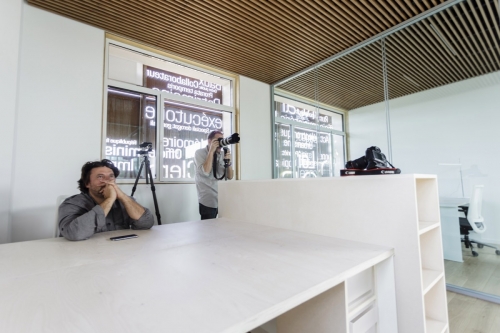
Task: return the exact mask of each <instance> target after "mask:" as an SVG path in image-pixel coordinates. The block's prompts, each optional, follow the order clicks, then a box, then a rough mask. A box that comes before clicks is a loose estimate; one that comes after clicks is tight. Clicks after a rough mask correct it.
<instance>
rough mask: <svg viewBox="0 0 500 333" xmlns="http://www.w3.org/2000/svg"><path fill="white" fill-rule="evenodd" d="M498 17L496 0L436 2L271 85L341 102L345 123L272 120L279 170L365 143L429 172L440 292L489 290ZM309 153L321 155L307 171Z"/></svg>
mask: <svg viewBox="0 0 500 333" xmlns="http://www.w3.org/2000/svg"><path fill="white" fill-rule="evenodd" d="M420 5H422V6H424V5H425V6H427V5H428V3H427V2H426V1H424V2H423V3H421V4H420ZM428 8H430V7H428ZM408 10H410V7H408ZM394 15H396V16H398V17H397V20H398V21H399V22H403V21H404V20H405V19H406V16H405V13H402V12H401V13H400V12H398V13H394ZM499 22H500V18H499V5H498V1H493V0H486V1H483V0H481V1H479V0H468V1H459V2H455V4H452V3H450V5H448V6H445V5H443V6H440V8H438V9H437V11H435V12H434V13H433V14H429V15H423V16H422V17H420V18H418V19H415V20H414V22H413V23H411V24H406V25H405V26H404V28H401V29H399V28H398V29H394V31H393V32H388V33H387V35H385V36H383V37H380V38H378V39H375V40H374V41H372V42H370V43H366V44H365V45H364V46H363V47H360V48H357V49H353V50H349V49H348V50H346V51H345V52H343V53H341V54H339V55H334V56H332V57H331V58H329V59H328V61H326V60H325V61H324V62H322V63H321V64H320V65H318V66H316V67H315V68H314V69H312V70H309V71H304V72H303V73H302V74H301V75H298V76H295V77H293V78H292V79H290V80H288V81H286V82H282V83H280V84H279V85H277V86H276V87H275V91H276V92H277V93H278V94H282V95H283V96H288V97H290V96H291V98H293V96H295V97H297V96H299V97H300V98H297V101H301V102H304V101H305V102H306V104H307V103H308V104H309V106H308V107H305V106H302V110H304V112H305V110H310V111H311V112H312V110H314V109H316V110H321V109H322V108H325V109H329V110H340V111H341V113H339V114H341V115H342V116H343V120H344V121H343V122H342V125H343V126H345V127H343V128H342V129H340V127H335V125H330V119H329V118H328V117H326V118H323V117H324V116H323V115H322V113H321V111H320V112H318V119H319V120H320V122H319V126H318V128H317V129H316V132H313V131H311V128H310V127H307V124H309V123H311V120H310V119H309V118H307V117H308V116H307V115H309V113H304V114H303V116H304V117H305V118H302V119H301V120H300V121H299V120H298V118H294V119H289V121H288V122H285V121H283V122H281V123H279V120H276V125H275V126H276V135H275V137H276V138H277V146H278V150H279V149H282V153H281V155H280V156H281V157H280V158H281V160H280V161H279V163H278V161H277V164H276V165H277V167H278V165H280V166H279V169H277V170H276V174H277V175H278V177H281V176H280V175H281V174H283V175H286V176H287V177H291V176H290V173H292V174H293V175H295V174H296V175H297V176H303V177H309V176H311V175H313V174H314V176H316V177H317V176H321V175H327V174H333V175H335V174H336V170H338V169H339V168H343V166H344V164H345V160H342V159H336V156H341V155H344V152H345V156H346V158H347V159H350V160H352V159H357V158H359V157H361V156H364V154H365V150H366V148H368V147H370V146H378V147H380V148H381V150H382V152H383V153H385V155H386V156H387V158H388V160H389V161H390V162H391V163H392V164H393V165H394V166H395V167H398V168H400V169H401V170H402V173H418V174H436V175H437V177H438V188H439V196H440V212H441V229H440V231H441V235H442V239H443V246H444V258H445V265H444V266H445V272H446V274H445V276H446V282H447V283H448V285H449V286H450V288H466V289H469V290H476V291H479V292H483V293H488V294H491V295H496V296H500V287H498V286H499V283H498V282H499V281H500V224H499V223H497V220H498V216H500V176H499V175H498V173H497V172H496V170H495V168H496V166H497V165H498V154H496V151H497V149H496V148H497V145H498V143H499V142H500V131H498V128H497V127H498V124H499V123H500V112H498V111H499V110H500V109H499V106H500V49H499V46H500V28H499ZM287 94H288V95H287ZM298 107H299V108H301V106H298ZM276 109H279V108H276ZM308 112H309V111H308ZM311 115H312V113H311ZM276 117H280V114H279V113H276ZM322 119H324V120H328V123H329V125H328V126H333V127H328V126H327V128H328V129H329V130H330V133H323V132H322V128H323V126H322V123H321V120H322ZM332 123H335V121H334V120H333V119H332ZM337 124H339V122H338V121H337ZM344 124H345V125H344ZM335 131H342V132H343V133H342V132H340V133H337V132H335ZM280 140H281V141H280ZM294 140H295V141H294ZM315 140H316V141H315ZM329 140H331V142H332V144H331V145H329V144H327V142H328V141H329ZM294 142H295V143H294ZM304 147H307V149H308V150H307V149H306V148H304ZM285 148H286V149H285ZM344 149H345V150H344ZM285 150H286V152H284V151H285ZM311 151H314V152H315V154H317V155H315V156H316V157H319V158H318V159H317V160H316V165H315V166H314V168H313V165H312V164H311V163H310V161H311V159H312V154H311ZM329 155H331V156H332V157H331V159H330V158H329V157H328V156H329ZM291 156H293V158H291ZM340 161H341V162H340ZM280 163H281V164H280ZM307 167H311V169H307ZM330 167H331V169H330ZM312 169H314V170H315V171H314V173H312V172H309V170H312ZM330 170H331V171H330ZM471 211H472V212H473V214H472V215H475V217H474V216H472V215H470V214H469V213H470V212H471ZM466 214H467V216H466ZM454 290H459V289H454ZM498 300H500V298H498Z"/></svg>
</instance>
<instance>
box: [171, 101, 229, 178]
mask: <svg viewBox="0 0 500 333" xmlns="http://www.w3.org/2000/svg"><path fill="white" fill-rule="evenodd" d="M163 119H164V124H163V133H164V135H163V152H162V154H163V156H162V169H163V170H162V178H165V179H181V178H184V179H194V175H195V166H194V153H195V152H196V150H198V149H200V148H203V147H205V146H206V145H207V135H208V133H210V132H211V131H221V132H223V133H224V134H226V133H228V134H227V136H229V135H231V113H229V112H219V111H214V110H209V109H203V108H197V107H192V106H186V105H182V104H178V103H172V102H165V103H164V116H163ZM225 136H226V135H225ZM228 148H229V149H231V147H228Z"/></svg>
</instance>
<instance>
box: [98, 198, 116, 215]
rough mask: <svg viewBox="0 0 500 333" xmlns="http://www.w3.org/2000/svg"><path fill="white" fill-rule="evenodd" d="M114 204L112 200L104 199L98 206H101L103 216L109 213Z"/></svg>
mask: <svg viewBox="0 0 500 333" xmlns="http://www.w3.org/2000/svg"><path fill="white" fill-rule="evenodd" d="M114 202H115V201H114V200H111V199H106V200H104V201H103V202H101V204H99V206H101V208H102V210H103V211H104V216H108V214H109V211H110V210H111V208H112V207H113V203H114Z"/></svg>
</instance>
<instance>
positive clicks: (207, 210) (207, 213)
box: [199, 204, 219, 220]
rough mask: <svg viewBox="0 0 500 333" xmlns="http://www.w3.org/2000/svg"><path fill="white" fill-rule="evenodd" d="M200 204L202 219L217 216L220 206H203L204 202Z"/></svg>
mask: <svg viewBox="0 0 500 333" xmlns="http://www.w3.org/2000/svg"><path fill="white" fill-rule="evenodd" d="M199 205H200V215H201V219H202V220H208V219H215V218H216V217H217V214H218V213H219V209H218V208H212V207H207V206H203V205H202V204H199Z"/></svg>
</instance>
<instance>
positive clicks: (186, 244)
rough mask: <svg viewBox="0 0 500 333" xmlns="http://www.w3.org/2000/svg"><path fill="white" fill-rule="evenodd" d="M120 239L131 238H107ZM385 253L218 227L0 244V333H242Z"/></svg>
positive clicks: (296, 235)
mask: <svg viewBox="0 0 500 333" xmlns="http://www.w3.org/2000/svg"><path fill="white" fill-rule="evenodd" d="M130 233H136V234H137V235H139V238H135V239H129V240H123V241H119V242H112V241H110V240H109V238H110V237H112V236H119V235H125V234H130ZM392 255H393V251H392V249H389V248H385V247H381V246H374V245H368V244H362V243H357V242H352V241H346V240H340V239H335V238H330V237H325V236H317V235H312V234H306V233H300V232H294V231H288V230H284V229H278V228H273V227H266V226H260V225H256V224H250V223H240V222H237V221H235V220H228V219H214V220H205V221H196V222H185V223H175V224H167V225H161V226H154V227H153V228H152V229H151V230H136V231H132V232H131V230H119V231H114V232H107V233H100V234H96V235H94V236H93V237H92V238H90V239H89V240H86V241H80V242H70V241H67V240H65V239H62V238H53V239H46V240H39V241H30V242H21V243H11V244H4V245H0V295H1V297H0V326H1V329H0V330H1V331H2V332H9V333H15V332H23V333H24V332H53V333H57V332H64V333H67V332H107V333H110V332H120V333H124V332H134V333H135V332H148V333H151V332H172V333H183V332H186V333H203V332H227V333H228V332H248V331H249V330H251V329H253V328H255V327H258V326H259V325H261V324H263V323H265V322H267V321H269V320H270V319H272V318H276V317H278V316H280V315H281V314H286V312H287V311H289V310H291V309H294V310H295V309H297V308H300V306H299V305H301V304H302V305H304V304H309V302H307V301H308V300H311V299H313V298H314V299H317V297H316V296H318V295H320V296H321V295H327V296H328V297H330V296H331V295H330V294H329V293H330V291H331V290H339V289H338V288H337V287H335V288H333V289H332V287H334V286H338V285H342V284H343V282H344V281H346V279H348V278H349V277H352V276H356V274H358V273H359V272H361V271H363V270H365V269H367V268H369V267H372V266H373V265H376V264H378V263H381V262H383V261H384V260H385V259H392V258H391V257H392ZM384 262H386V260H385V261H384ZM391 263H392V261H391ZM391 267H392V266H391ZM388 276H391V274H389V275H388ZM392 276H394V273H393V271H392ZM332 297H334V298H335V297H336V298H335V299H340V300H341V303H342V304H341V305H339V304H337V305H335V306H336V307H337V309H338V311H337V310H335V311H333V310H331V309H330V310H331V311H329V312H328V313H325V314H319V316H317V317H316V318H313V319H314V321H315V323H319V322H321V320H320V319H321V318H322V316H323V317H324V318H331V319H328V320H338V319H339V317H338V316H336V315H335V313H336V311H337V312H338V313H340V314H342V315H345V310H346V305H345V304H344V302H345V298H346V297H345V292H344V291H343V289H342V292H341V293H340V294H339V295H337V296H335V295H333V296H332ZM314 299H313V300H314ZM311 308H312V309H313V310H318V308H317V307H316V308H315V307H314V304H313V306H312V307H311V306H309V308H308V309H309V310H311ZM295 315H296V317H300V316H301V313H300V311H299V313H295ZM318 318H319V319H318ZM288 319H292V321H293V318H290V317H288ZM313 319H311V320H313ZM339 322H341V320H339ZM346 325H347V323H346ZM293 331H294V330H293V329H291V330H282V332H293ZM334 331H335V330H332V332H334ZM335 332H336V331H335Z"/></svg>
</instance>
